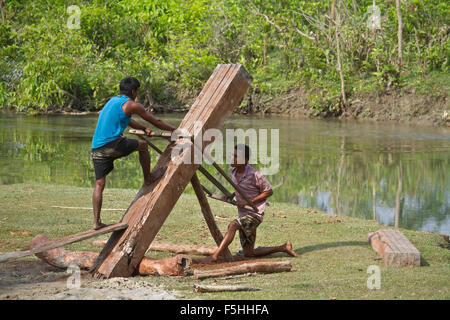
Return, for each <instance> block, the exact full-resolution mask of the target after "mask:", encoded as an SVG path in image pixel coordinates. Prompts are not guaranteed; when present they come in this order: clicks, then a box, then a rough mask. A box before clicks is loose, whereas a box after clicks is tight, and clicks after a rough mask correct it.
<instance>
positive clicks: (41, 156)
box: [0, 113, 450, 235]
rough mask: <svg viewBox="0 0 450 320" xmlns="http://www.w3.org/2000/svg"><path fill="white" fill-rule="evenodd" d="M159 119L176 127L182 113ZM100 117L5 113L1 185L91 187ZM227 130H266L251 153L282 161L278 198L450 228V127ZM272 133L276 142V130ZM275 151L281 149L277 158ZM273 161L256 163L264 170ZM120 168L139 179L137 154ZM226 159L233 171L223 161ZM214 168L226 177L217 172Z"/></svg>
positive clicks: (306, 125)
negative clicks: (265, 138) (265, 151)
mask: <svg viewBox="0 0 450 320" xmlns="http://www.w3.org/2000/svg"><path fill="white" fill-rule="evenodd" d="M161 118H163V119H165V120H166V121H168V122H169V123H171V124H173V125H177V124H178V123H179V122H180V121H181V119H182V118H183V115H162V116H161ZM96 120H97V115H84V116H74V115H48V116H33V117H29V116H25V115H15V114H7V113H0V151H1V155H0V183H1V184H13V183H23V182H40V183H51V184H66V185H73V186H93V184H94V171H93V167H92V163H91V160H90V145H91V139H92V135H93V131H94V128H95V125H96ZM225 129H228V131H230V132H231V129H243V130H244V133H249V132H250V131H252V130H255V131H256V132H257V133H258V139H260V135H259V133H260V132H262V131H264V129H267V132H268V144H267V149H268V155H267V157H266V158H264V157H259V153H258V152H254V155H256V158H257V160H259V161H260V162H264V161H268V160H271V161H272V162H270V163H269V164H273V163H275V162H276V164H278V168H275V169H276V170H271V171H274V172H269V173H273V174H270V175H269V174H268V175H267V177H268V179H269V181H270V182H271V184H272V186H273V187H274V195H273V197H272V198H271V200H270V201H272V202H290V203H295V204H299V205H301V206H305V207H310V208H315V209H320V210H323V211H325V212H327V213H330V214H338V215H349V216H353V217H359V218H363V219H375V220H377V221H378V222H380V223H382V224H384V225H389V226H398V227H401V228H406V229H413V230H420V231H431V232H438V233H442V234H447V235H450V170H449V169H450V129H449V128H435V127H421V126H413V125H400V124H393V123H389V124H385V123H359V122H342V121H333V120H331V121H329V120H311V119H284V118H278V117H264V118H261V117H255V116H252V117H243V116H234V117H232V118H231V119H230V120H229V121H228V122H227V123H226V125H225ZM249 129H250V131H249ZM260 129H262V131H259V130H260ZM223 133H224V136H226V134H225V133H226V131H225V130H224V131H223ZM274 133H276V134H278V143H277V141H276V140H277V139H276V137H275V136H274V137H273V138H272V136H271V134H274ZM261 141H262V140H258V143H262V142H261ZM249 142H250V140H249ZM155 144H156V145H158V146H159V147H160V148H164V146H165V144H167V143H166V142H165V141H164V140H156V139H155ZM275 147H276V148H275ZM258 148H260V144H258ZM254 151H255V150H254ZM260 151H261V150H260ZM273 152H278V159H276V157H275V156H274V154H275V153H273ZM151 156H152V163H155V162H156V159H157V155H156V154H155V153H154V152H152V154H151ZM228 156H229V155H228ZM224 157H225V158H226V157H227V154H226V152H224ZM226 159H228V158H226ZM266 163H267V162H266ZM269 164H264V165H263V164H261V163H259V164H255V165H254V166H255V167H257V168H259V169H263V168H268V167H269ZM115 167H116V169H115V170H114V171H113V172H112V173H111V174H110V175H109V176H108V180H107V188H135V189H138V188H139V187H140V185H141V183H142V173H141V169H140V165H139V161H138V157H137V154H132V155H130V156H129V157H127V158H124V159H120V160H118V161H116V162H115ZM206 167H207V168H209V169H211V167H210V166H206ZM222 167H223V168H224V169H226V170H228V171H229V170H230V168H229V166H228V165H227V164H223V165H222ZM272 169H273V168H272ZM209 171H210V172H211V173H214V174H215V176H216V177H217V178H218V180H221V181H222V182H223V183H224V184H225V185H226V181H225V180H224V179H223V178H221V177H220V176H219V175H218V174H216V173H215V171H214V170H209ZM269 171H270V170H269ZM200 178H201V181H202V183H204V184H205V185H207V186H209V187H210V189H212V190H213V191H216V193H219V191H217V190H215V189H214V187H213V186H212V185H211V184H210V183H209V182H208V181H207V180H205V179H204V178H203V177H202V176H201V175H200ZM229 189H230V190H231V189H232V188H231V187H229ZM186 192H192V189H191V188H190V187H189V188H187V190H186Z"/></svg>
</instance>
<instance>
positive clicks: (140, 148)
mask: <svg viewBox="0 0 450 320" xmlns="http://www.w3.org/2000/svg"><path fill="white" fill-rule="evenodd" d="M136 150H137V151H139V152H148V145H147V142H146V141H145V140H142V139H139V140H138V146H137V148H136Z"/></svg>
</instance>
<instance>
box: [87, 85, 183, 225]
mask: <svg viewBox="0 0 450 320" xmlns="http://www.w3.org/2000/svg"><path fill="white" fill-rule="evenodd" d="M139 87H140V83H139V81H138V80H137V79H136V78H133V77H125V78H124V79H122V81H120V86H119V88H120V94H119V95H117V96H114V97H112V98H111V99H110V100H109V101H108V102H107V103H106V105H105V106H104V107H103V109H102V110H101V112H100V115H99V117H98V120H97V127H96V128H95V133H94V137H93V139H92V152H91V156H92V161H93V163H94V170H95V188H94V194H93V196H92V205H93V209H94V230H97V229H100V228H102V227H104V226H105V224H103V223H102V222H101V220H100V211H101V208H102V195H103V189H104V188H105V183H106V176H107V175H108V173H110V172H111V171H112V170H113V169H114V160H116V159H119V158H122V157H125V156H128V155H129V154H130V153H132V152H134V151H138V152H139V162H140V163H141V167H142V173H143V174H144V184H143V187H145V186H148V185H150V184H151V183H152V182H154V181H156V180H158V179H160V178H161V177H162V175H163V174H164V172H165V168H159V170H156V171H155V172H153V173H152V174H151V173H150V153H149V152H148V146H147V142H146V141H145V140H142V139H139V140H136V139H129V138H125V137H123V136H122V133H123V131H124V130H125V129H126V127H127V126H130V127H132V128H134V129H138V130H144V131H145V133H146V134H147V135H149V134H150V133H151V132H152V131H151V130H150V129H149V128H147V127H145V126H143V125H141V124H140V123H138V122H137V121H135V120H133V119H131V116H132V115H133V114H137V115H138V116H140V117H141V118H142V119H144V120H146V121H148V122H150V123H151V124H153V125H154V126H155V127H157V128H159V129H161V130H167V131H173V130H175V129H176V128H174V127H173V126H171V125H170V124H168V123H166V122H164V121H162V120H161V119H159V118H157V117H155V116H154V115H152V114H151V113H150V112H148V111H146V110H145V108H144V106H142V105H141V104H140V103H137V102H135V101H134V100H135V99H136V97H137V94H138V89H139Z"/></svg>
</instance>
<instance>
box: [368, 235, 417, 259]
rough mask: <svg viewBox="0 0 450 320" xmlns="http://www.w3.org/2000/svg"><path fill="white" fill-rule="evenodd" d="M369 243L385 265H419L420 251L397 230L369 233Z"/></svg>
mask: <svg viewBox="0 0 450 320" xmlns="http://www.w3.org/2000/svg"><path fill="white" fill-rule="evenodd" d="M368 238H369V239H368V240H369V244H370V246H371V247H372V249H373V250H374V251H375V252H377V253H378V255H379V256H380V257H381V258H382V259H383V261H384V264H385V266H386V267H406V266H417V267H418V266H420V252H419V250H417V248H416V247H414V245H413V244H412V243H411V242H410V241H409V240H408V238H406V236H405V235H404V234H403V233H401V232H400V231H399V230H391V229H383V230H378V231H377V232H372V233H369V237H368Z"/></svg>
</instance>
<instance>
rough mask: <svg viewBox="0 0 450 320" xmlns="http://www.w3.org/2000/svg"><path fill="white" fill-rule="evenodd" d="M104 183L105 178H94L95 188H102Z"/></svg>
mask: <svg viewBox="0 0 450 320" xmlns="http://www.w3.org/2000/svg"><path fill="white" fill-rule="evenodd" d="M105 184H106V179H105V178H101V179H98V180H95V187H96V188H100V189H102V190H103V189H104V188H105Z"/></svg>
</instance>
